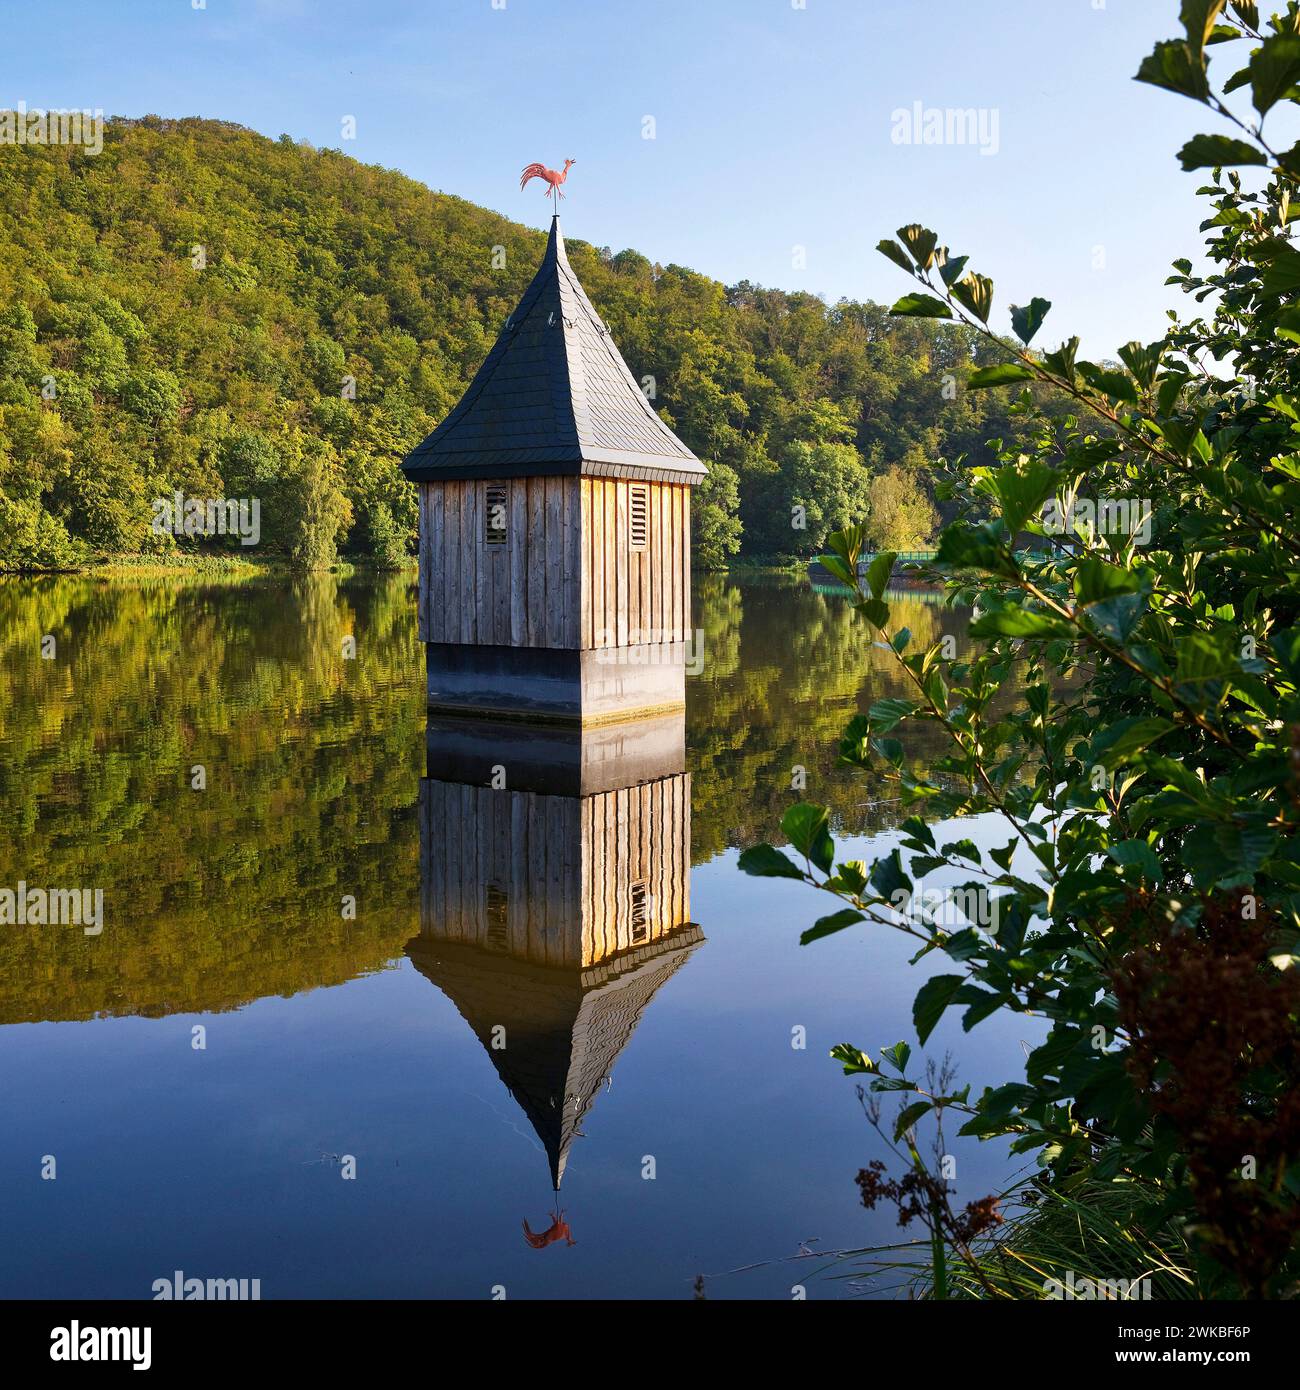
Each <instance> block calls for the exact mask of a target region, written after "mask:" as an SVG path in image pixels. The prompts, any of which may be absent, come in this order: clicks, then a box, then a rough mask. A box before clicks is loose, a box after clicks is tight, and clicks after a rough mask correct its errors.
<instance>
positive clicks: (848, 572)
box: [818, 555, 858, 589]
mask: <svg viewBox="0 0 1300 1390" xmlns="http://www.w3.org/2000/svg"><path fill="white" fill-rule="evenodd" d="M818 560H819V563H820V564H821V567H822V568H823V569H825V570H829V571H830V573H831V574H833V575H834V576H835V578H836V579H838V580H839V581H840V582H841V583H842V584H847V585H848V586H849V588H850V589H852V588H853V587H854V586H855V585H856V584H857V581H858V576H857V571H856V570H854V569H853V567H852V566H851V565H849V564H848V563H847V562H846V561H844V560H842V559H840V557H839V556H838V555H821V556H819V557H818Z"/></svg>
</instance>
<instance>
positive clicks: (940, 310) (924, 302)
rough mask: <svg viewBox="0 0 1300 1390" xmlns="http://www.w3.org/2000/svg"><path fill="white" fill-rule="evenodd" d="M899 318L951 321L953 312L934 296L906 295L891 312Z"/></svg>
mask: <svg viewBox="0 0 1300 1390" xmlns="http://www.w3.org/2000/svg"><path fill="white" fill-rule="evenodd" d="M889 312H890V313H891V314H896V315H897V316H898V317H899V318H914V319H950V318H952V310H951V309H949V307H948V306H947V305H946V304H945V303H944V302H943V300H942V299H936V298H935V297H934V295H932V294H919V293H914V294H905V295H904V296H903V297H902V299H900V300H899V301H898V303H897V304H895V305H894V307H893V308H892V309H890V311H889Z"/></svg>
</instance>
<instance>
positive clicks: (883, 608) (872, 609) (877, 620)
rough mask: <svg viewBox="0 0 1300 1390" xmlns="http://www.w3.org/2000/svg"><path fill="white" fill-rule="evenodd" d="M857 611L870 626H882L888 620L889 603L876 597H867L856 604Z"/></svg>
mask: <svg viewBox="0 0 1300 1390" xmlns="http://www.w3.org/2000/svg"><path fill="white" fill-rule="evenodd" d="M858 612H859V613H861V614H862V616H863V617H864V618H865V619H866V620H867V621H868V622H869V623H870V624H871V625H872V627H878V628H883V627H884V626H885V624H886V623H887V622H888V621H889V605H888V604H887V603H884V602H882V601H881V600H880V599H878V598H869V599H866V600H864V601H863V602H862V603H860V604H858Z"/></svg>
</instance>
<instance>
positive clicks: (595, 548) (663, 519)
mask: <svg viewBox="0 0 1300 1390" xmlns="http://www.w3.org/2000/svg"><path fill="white" fill-rule="evenodd" d="M633 486H637V485H636V484H632V483H629V482H625V481H624V480H623V479H621V478H618V479H616V478H583V479H582V522H583V535H584V537H585V544H584V545H583V555H582V559H583V574H582V580H583V582H582V645H583V646H584V647H625V646H628V645H630V644H631V645H634V644H637V643H641V642H651V643H663V642H684V641H685V640H686V638H687V635H688V632H689V630H690V622H691V566H690V533H691V490H690V488H689V487H686V486H685V485H683V484H677V483H645V484H640V486H644V487H647V488H648V489H649V493H650V515H649V540H648V543H647V545H646V548H645V549H644V550H640V551H637V550H633V549H631V546H630V544H629V529H628V528H629V512H630V503H629V493H630V489H631V488H632V487H633Z"/></svg>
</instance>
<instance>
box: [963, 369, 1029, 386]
mask: <svg viewBox="0 0 1300 1390" xmlns="http://www.w3.org/2000/svg"><path fill="white" fill-rule="evenodd" d="M1033 379H1034V374H1033V372H1032V371H1030V369H1029V368H1028V367H1026V366H1024V365H1023V364H1022V363H1020V362H998V363H997V364H996V365H994V366H992V367H980V368H978V369H977V370H976V371H973V372H972V373H971V374H970V376H969V377H968V378H967V379H966V385H967V386H968V387H969V388H970V389H971V390H972V391H980V390H983V389H984V388H985V387H988V386H1008V385H1010V384H1011V382H1013V381H1033Z"/></svg>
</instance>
